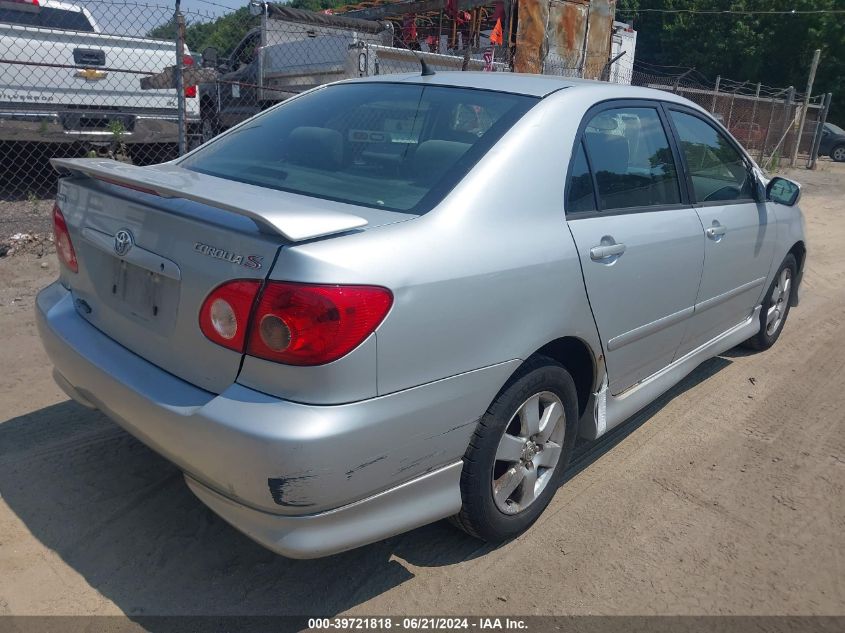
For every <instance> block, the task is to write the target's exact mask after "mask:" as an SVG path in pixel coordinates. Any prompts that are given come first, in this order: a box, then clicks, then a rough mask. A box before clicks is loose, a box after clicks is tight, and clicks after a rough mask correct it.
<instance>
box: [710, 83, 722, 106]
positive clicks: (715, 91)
mask: <svg viewBox="0 0 845 633" xmlns="http://www.w3.org/2000/svg"><path fill="white" fill-rule="evenodd" d="M721 81H722V76H721V75H716V87H715V88H714V89H713V103H711V104H710V114H715V113H716V97H717V96H718V95H719V83H721Z"/></svg>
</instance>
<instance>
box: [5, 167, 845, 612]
mask: <svg viewBox="0 0 845 633" xmlns="http://www.w3.org/2000/svg"><path fill="white" fill-rule="evenodd" d="M794 177H795V178H796V179H798V180H800V181H802V182H804V183H805V185H806V188H805V196H804V200H803V203H802V206H803V208H804V210H805V213H806V216H807V220H808V233H809V244H810V254H809V262H808V266H807V272H806V275H805V281H804V283H805V287H804V294H803V298H802V303H801V306H800V307H799V308H797V309H795V310H793V311H792V312H791V315H790V318H789V322H788V323H787V324H786V328H785V331H784V333H783V335H782V337H781V339H780V340H779V342H778V344H777V345H776V346H775V348H773V349H772V350H770V351H769V352H766V353H762V354H749V353H747V352H745V351H741V350H732V351H730V352H728V353H726V354H724V355H722V356H720V357H718V358H715V359H712V360H710V361H708V362H706V363H704V364H703V365H701V366H700V367H699V368H698V369H697V370H696V371H695V372H694V373H693V374H692V375H690V376H689V377H688V378H687V379H685V380H684V381H683V382H682V383H681V384H680V385H678V386H677V387H676V388H674V389H673V390H672V391H671V392H670V393H669V394H667V395H666V396H664V397H662V398H661V399H660V400H659V401H657V402H656V403H654V404H653V405H651V406H649V407H648V408H647V409H646V410H645V411H643V412H641V413H640V414H638V415H637V416H635V417H634V418H633V419H632V420H630V421H629V422H628V423H626V424H625V425H623V427H621V428H620V429H619V430H618V431H616V432H614V433H613V434H612V436H611V437H609V438H606V439H604V440H603V441H601V442H599V443H597V444H595V445H592V446H590V447H589V448H590V450H589V451H588V452H586V453H583V452H582V454H581V459H580V462H579V464H578V465H576V467H575V468H573V471H572V473H571V476H570V479H569V481H568V482H567V483H566V485H565V486H563V487H562V488H561V489H560V491H559V492H558V494H557V496H556V497H555V499H554V500H553V502H552V504H551V506H550V508H549V509H548V510H547V511H546V513H545V514H544V516H543V517H542V518H541V519H540V521H538V523H537V524H536V525H535V526H534V527H533V528H532V529H531V530H530V531H529V532H528V533H526V534H525V535H523V536H521V537H520V538H518V539H516V540H514V541H512V542H510V543H508V544H506V545H503V546H501V547H499V548H495V549H494V548H491V547H488V546H485V545H483V544H481V543H479V542H477V541H474V540H473V539H471V538H469V537H466V536H464V535H462V534H461V533H459V532H456V531H454V530H453V529H452V528H451V527H449V526H448V525H446V524H444V523H439V524H435V525H431V526H427V527H424V528H421V529H418V530H414V531H413V532H410V533H408V534H404V535H401V536H397V537H394V538H391V539H388V540H386V541H383V542H380V543H376V544H374V545H371V546H368V547H364V548H361V549H358V550H355V551H352V552H347V553H345V554H341V555H338V556H333V557H330V558H327V559H322V560H316V561H292V560H286V559H284V558H281V557H278V556H276V555H274V554H272V553H270V552H268V551H265V550H264V549H262V548H260V547H259V546H257V545H255V544H253V543H252V542H251V541H249V540H248V539H247V538H246V537H244V536H242V535H241V534H239V533H238V532H236V531H235V530H234V529H232V528H230V527H229V526H228V525H226V524H225V523H224V522H223V521H222V520H220V519H218V518H216V517H215V516H214V515H213V514H212V513H211V512H210V511H209V510H207V509H206V508H205V507H204V506H203V505H202V504H200V503H199V501H197V500H196V499H195V498H194V497H193V496H192V495H191V494H190V492H189V491H188V490H187V489H186V487H185V485H184V483H183V481H182V478H181V476H180V475H179V473H178V472H177V471H176V469H175V468H174V467H173V466H171V465H170V464H168V463H167V462H166V461H164V460H163V459H161V458H160V457H158V456H157V455H155V454H154V453H153V452H151V451H150V450H148V449H147V448H145V447H144V446H143V445H142V444H140V443H139V442H138V441H136V440H134V439H133V438H132V437H130V436H129V435H127V434H125V433H124V432H123V431H121V430H120V429H118V427H116V426H114V425H113V424H112V423H110V422H109V421H108V420H107V419H106V418H105V417H103V416H102V415H101V414H99V413H97V412H92V411H89V410H86V409H83V408H82V407H80V406H78V405H76V404H74V403H72V402H70V401H68V400H67V398H66V397H65V396H64V395H63V394H62V392H61V391H60V390H59V389H58V388H57V387H56V386H55V385H54V383H53V382H52V380H51V377H50V366H49V363H48V362H47V359H46V357H45V355H44V352H43V351H42V349H41V346H40V343H39V341H38V338H37V334H36V331H35V325H34V323H33V302H34V297H35V293H36V292H37V290H38V288H40V287H41V286H43V285H45V284H47V283H49V282H50V281H52V279H54V278H55V275H56V269H57V264H56V263H55V258H54V257H52V256H51V257H42V258H39V257H38V256H37V254H35V253H31V252H27V253H24V254H21V255H19V256H12V257H5V258H2V259H0V332H2V333H3V335H2V342H3V350H4V371H3V372H2V373H0V404H2V406H0V411H1V412H2V413H0V420H2V422H0V493H2V498H0V614H3V613H5V614H121V613H125V614H129V615H141V614H144V615H152V614H322V615H334V614H340V613H353V614H396V615H399V614H432V613H440V614H450V613H451V614H466V613H471V614H480V615H490V614H645V615H648V614H676V615H677V614H711V615H718V614H749V615H754V614H766V615H769V614H794V615H798V614H814V615H825V614H827V615H842V614H845V562H844V561H845V537H843V534H845V490H843V487H845V425H843V413H842V412H843V410H845V258H843V254H842V244H843V243H845V165H834V164H832V163H830V162H824V163H822V165H821V168H820V169H819V170H818V171H816V172H807V171H804V170H798V171H795V172H794ZM12 208H14V209H16V211H14V213H18V214H20V217H21V218H31V219H32V222H33V224H32V226H31V227H29V226H27V227H22V226H19V225H17V224H14V222H13V221H7V220H4V224H2V225H0V227H2V228H0V233H2V235H3V236H6V234H12V233H13V232H22V231H24V230H27V231H30V230H31V231H35V232H37V231H40V230H44V227H45V223H46V220H45V217H44V216H45V214H47V213H49V203H44V204H43V206H42V203H39V204H38V208H37V210H36V209H35V208H30V207H27V206H26V203H24V202H18V203H14V205H13V207H12ZM3 209H5V207H3ZM2 212H3V211H0V213H2ZM45 263H46V265H47V266H46V268H43V267H42V265H43V264H45ZM587 464H589V467H588V468H583V467H584V466H586V465H587Z"/></svg>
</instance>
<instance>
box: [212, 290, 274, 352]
mask: <svg viewBox="0 0 845 633" xmlns="http://www.w3.org/2000/svg"><path fill="white" fill-rule="evenodd" d="M260 287H261V282H260V281H258V280H248V279H239V280H237V281H230V282H228V283H225V284H223V285H222V286H217V288H215V289H214V290H212V291H211V294H210V295H208V296H207V297H206V298H205V301H203V304H202V308H200V330H202V333H203V334H205V335H206V337H208V338H209V339H210V340H212V341H213V342H215V343H217V344H218V345H222V346H223V347H228V348H229V349H233V350H235V351H237V352H241V353H242V352H243V351H244V341H245V340H246V330H247V326H248V325H249V313H250V312H251V310H252V304H253V302H254V301H255V295H256V294H258V289H259V288H260Z"/></svg>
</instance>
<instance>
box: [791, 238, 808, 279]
mask: <svg viewBox="0 0 845 633" xmlns="http://www.w3.org/2000/svg"><path fill="white" fill-rule="evenodd" d="M789 253H792V254H793V255H794V256H795V261H796V263H797V264H798V274H801V272H802V271H803V270H804V258H805V257H806V256H807V247H806V246H805V245H804V242H803V240H799V241H797V242H795V244H793V245H792V246H791V247H790V249H789V251H787V254H789Z"/></svg>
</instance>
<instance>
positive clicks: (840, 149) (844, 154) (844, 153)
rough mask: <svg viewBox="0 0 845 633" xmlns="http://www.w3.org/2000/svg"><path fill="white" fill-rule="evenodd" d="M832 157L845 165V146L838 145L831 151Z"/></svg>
mask: <svg viewBox="0 0 845 633" xmlns="http://www.w3.org/2000/svg"><path fill="white" fill-rule="evenodd" d="M830 157H831V158H832V159H833V160H835V161H836V162H837V163H845V145H837V146H836V147H834V148H833V149H832V150H831V151H830Z"/></svg>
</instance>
